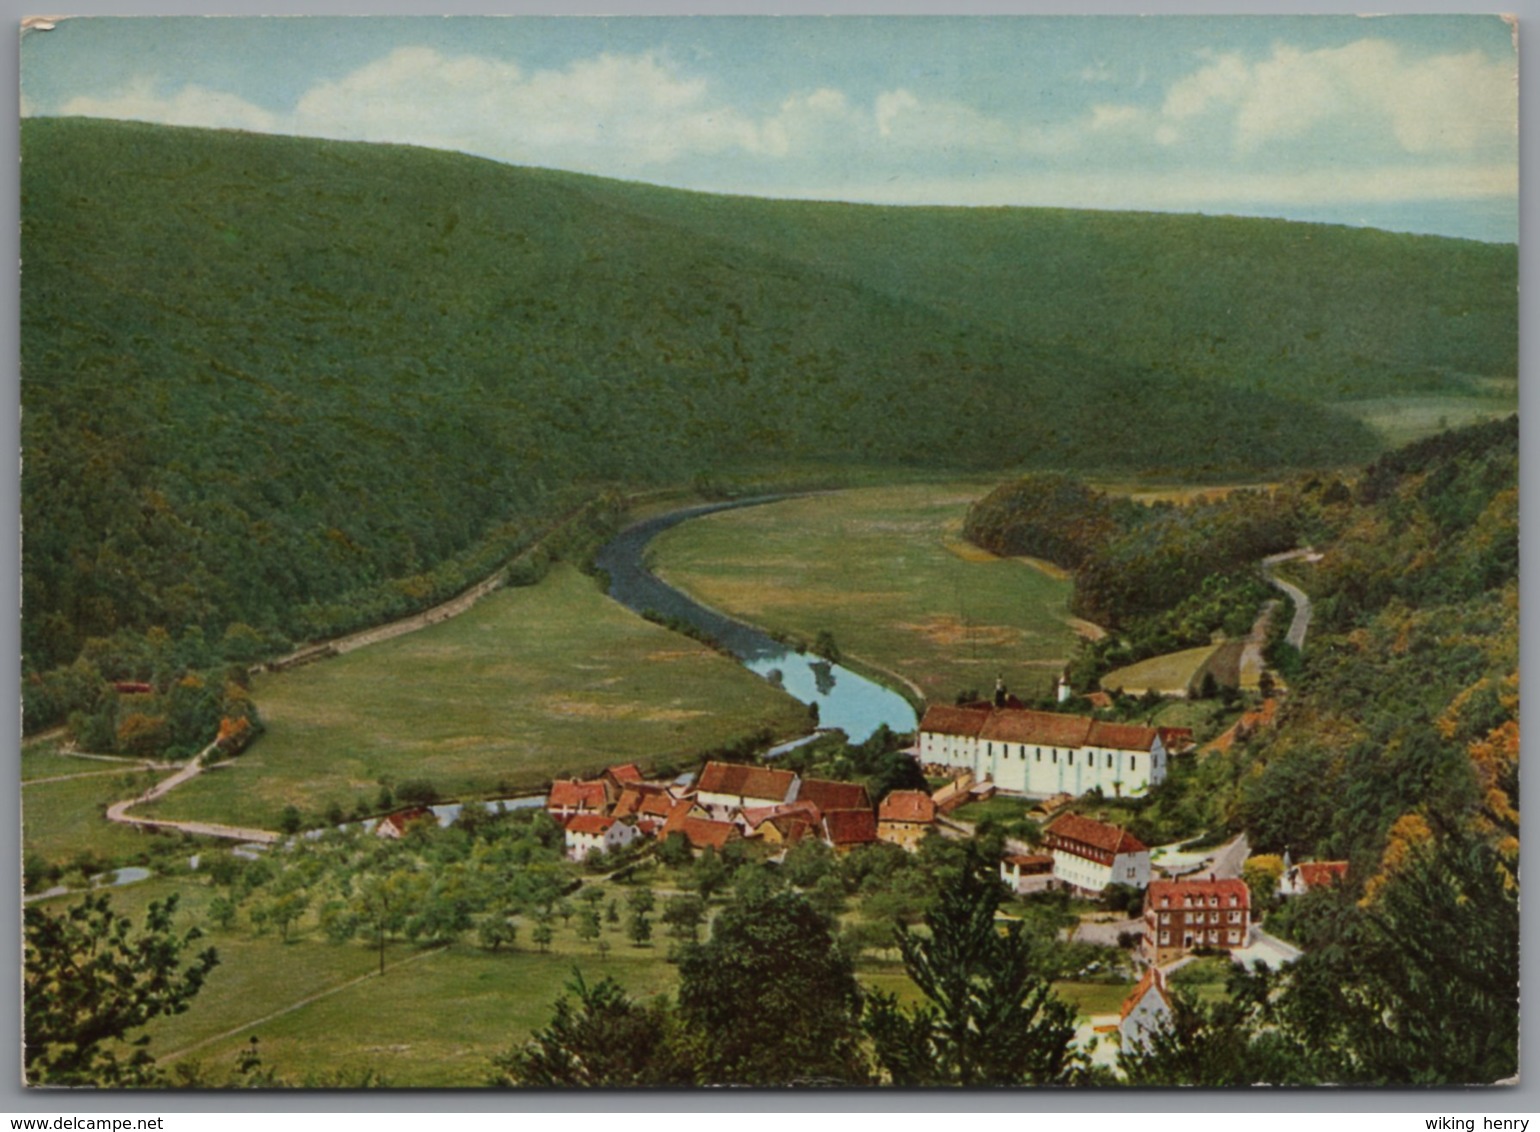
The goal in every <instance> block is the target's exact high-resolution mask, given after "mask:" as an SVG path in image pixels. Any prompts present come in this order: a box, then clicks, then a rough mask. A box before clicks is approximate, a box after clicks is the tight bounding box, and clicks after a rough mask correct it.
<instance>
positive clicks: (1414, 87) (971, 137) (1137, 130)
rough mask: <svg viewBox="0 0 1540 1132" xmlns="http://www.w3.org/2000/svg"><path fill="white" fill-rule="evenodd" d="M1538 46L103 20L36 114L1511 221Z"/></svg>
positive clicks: (766, 186)
mask: <svg viewBox="0 0 1540 1132" xmlns="http://www.w3.org/2000/svg"><path fill="white" fill-rule="evenodd" d="M1516 59H1517V57H1516V52H1515V48H1514V43H1513V37H1512V32H1511V29H1510V27H1509V26H1508V24H1506V23H1505V22H1504V21H1503V20H1501V19H1499V18H1497V17H1491V16H1395V17H1381V18H1374V19H1361V18H1357V17H1347V16H1318V17H1317V16H1296V17H1270V16H1236V17H1211V16H1203V17H1145V18H1139V17H1126V16H1093V17H1048V16H1026V17H1009V16H1001V17H906V18H887V17H857V16H844V17H714V18H681V17H663V18H639V17H633V18H612V19H606V18H589V17H570V18H562V17H555V18H530V17H515V18H505V19H498V18H466V19H445V18H438V17H423V18H388V19H348V18H308V19H304V18H293V19H250V18H210V19H204V18H197V17H180V18H165V19H119V18H105V17H97V18H87V19H76V20H67V21H62V22H60V23H59V24H58V25H57V26H56V27H55V28H54V29H53V30H51V31H46V32H31V33H28V34H27V35H26V36H24V38H23V42H22V110H23V113H24V114H87V115H94V116H102V117H114V118H132V119H139V120H145V121H155V122H167V123H173V124H180V125H201V126H217V127H228V128H238V129H248V130H260V131H267V132H277V133H291V134H305V135H313V136H318V137H328V138H342V139H356V140H366V141H389V142H406V143H411V144H417V145H425V146H433V147H436V148H443V149H456V150H462V151H464V152H467V153H473V154H478V155H481V156H484V157H490V158H493V159H496V160H499V161H507V162H513V163H517V164H528V165H541V166H551V167H556V168H564V169H573V170H578V171H582V172H588V173H596V174H601V175H604V176H612V177H621V178H627V179H633V180H642V181H649V182H653V183H656V184H665V185H674V186H679V187H684V188H693V189H704V190H711V191H720V192H731V193H745V194H752V195H761V196H795V197H813V198H819V199H839V200H857V201H876V202H883V203H899V204H921V203H923V204H955V205H1002V204H1019V205H1051V206H1061V207H1091V208H1130V209H1150V210H1159V211H1192V212H1209V213H1240V214H1247V215H1268V216H1287V217H1295V218H1300V219H1308V220H1322V221H1330V222H1336V223H1346V224H1372V225H1375V226H1380V227H1388V228H1395V229H1400V230H1407V231H1423V232H1436V233H1440V234H1446V235H1457V236H1466V237H1472V238H1477V239H1489V240H1507V241H1512V240H1516V239H1517V224H1518V220H1517V217H1518V129H1517V106H1518V102H1517V87H1516V81H1517V79H1516V75H1517V61H1516Z"/></svg>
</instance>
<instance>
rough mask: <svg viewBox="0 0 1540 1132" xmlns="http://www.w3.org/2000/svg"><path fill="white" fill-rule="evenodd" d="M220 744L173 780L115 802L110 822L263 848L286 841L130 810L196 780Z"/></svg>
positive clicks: (268, 834)
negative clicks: (143, 815) (141, 815)
mask: <svg viewBox="0 0 1540 1132" xmlns="http://www.w3.org/2000/svg"><path fill="white" fill-rule="evenodd" d="M218 749H219V748H218V746H217V744H214V743H210V744H209V745H208V746H207V747H204V748H203V750H201V751H199V752H198V753H197V754H196V755H194V756H193V757H192V758H190V759H188V760H187V765H186V766H184V767H183V768H182V769H181V770H179V771H177V772H176V773H175V774H173V775H171V776H170V777H169V778H163V779H161V780H160V781H159V782H157V783H156V784H155V785H154V786H152V787H150V788H149V789H148V790H146V791H145V792H144V793H142V794H140V795H138V796H137V797H134V798H129V799H127V800H125V801H122V802H114V803H112V805H110V806H108V807H107V820H108V821H115V822H120V823H122V824H123V825H131V826H135V827H136V828H138V829H169V830H175V831H176V832H178V833H197V834H202V835H203V836H205V837H224V838H229V839H230V840H233V841H255V842H259V843H261V844H263V845H272V844H275V843H277V842H279V841H281V840H283V834H281V833H275V832H274V831H272V830H270V829H243V828H242V827H240V826H236V825H221V824H220V823H218V822H207V821H172V820H170V819H169V818H136V817H134V816H133V815H132V814H130V813H129V812H128V811H129V810H130V809H131V808H132V807H134V806H139V805H143V804H144V803H146V802H153V801H155V799H157V798H161V797H164V796H165V795H166V794H168V793H170V792H171V791H172V790H175V789H176V788H177V787H178V786H180V785H182V783H184V782H186V781H187V780H188V779H191V778H196V777H197V776H198V775H200V774H202V773H203V771H204V769H205V764H204V760H205V759H206V758H207V757H208V756H209V755H210V754H212V753H213V752H214V751H216V750H218Z"/></svg>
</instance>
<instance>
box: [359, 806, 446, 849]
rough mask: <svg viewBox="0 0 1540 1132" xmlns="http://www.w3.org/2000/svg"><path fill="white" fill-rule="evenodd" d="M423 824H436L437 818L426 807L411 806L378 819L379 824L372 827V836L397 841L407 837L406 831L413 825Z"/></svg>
mask: <svg viewBox="0 0 1540 1132" xmlns="http://www.w3.org/2000/svg"><path fill="white" fill-rule="evenodd" d="M423 822H432V823H433V824H435V825H437V824H438V818H436V817H434V816H433V811H432V810H430V809H428V808H427V807H426V806H412V807H411V808H410V809H405V810H397V811H396V812H395V813H393V814H386V815H385V816H384V817H382V818H381V819H380V821H379V824H378V825H376V826H375V827H374V836H376V837H384V838H386V839H388V840H391V841H399V840H401V838H403V837H405V836H406V835H407V831H408V830H409V829H410V828H411V827H412V826H413V825H420V824H421V823H423Z"/></svg>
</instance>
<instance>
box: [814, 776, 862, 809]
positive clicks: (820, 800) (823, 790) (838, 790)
mask: <svg viewBox="0 0 1540 1132" xmlns="http://www.w3.org/2000/svg"><path fill="white" fill-rule="evenodd" d="M797 801H799V802H811V803H813V805H815V806H817V807H818V808H819V809H820V810H822V811H823V812H824V813H826V814H827V813H829V812H830V811H831V810H870V809H871V808H872V799H871V796H870V795H868V794H867V792H866V787H864V786H862V785H861V784H860V783H859V782H835V781H832V780H830V779H827V778H804V779H803V780H802V785H801V786H799V787H798V788H797Z"/></svg>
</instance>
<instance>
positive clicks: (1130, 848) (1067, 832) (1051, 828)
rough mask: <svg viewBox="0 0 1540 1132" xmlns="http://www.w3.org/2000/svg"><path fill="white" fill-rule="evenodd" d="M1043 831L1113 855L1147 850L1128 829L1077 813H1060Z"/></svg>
mask: <svg viewBox="0 0 1540 1132" xmlns="http://www.w3.org/2000/svg"><path fill="white" fill-rule="evenodd" d="M1043 832H1044V833H1045V834H1047V835H1049V836H1050V837H1052V838H1054V839H1055V840H1064V841H1072V842H1078V843H1079V844H1082V845H1089V846H1091V847H1092V848H1094V849H1100V850H1102V852H1104V853H1111V854H1113V855H1114V856H1116V855H1117V854H1118V853H1147V852H1149V846H1147V845H1145V843H1144V842H1142V841H1140V840H1139V839H1138V838H1137V837H1135V836H1134V835H1133V834H1131V833H1129V832H1128V830H1126V829H1123V828H1121V827H1119V826H1115V825H1108V824H1107V823H1106V822H1104V821H1097V820H1096V819H1094V818H1086V817H1081V816H1080V815H1079V814H1061V815H1060V816H1059V817H1056V818H1054V819H1053V821H1052V822H1050V823H1049V825H1048V828H1047V829H1046V830H1044V831H1043Z"/></svg>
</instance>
